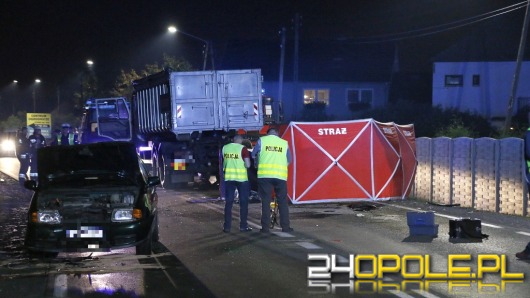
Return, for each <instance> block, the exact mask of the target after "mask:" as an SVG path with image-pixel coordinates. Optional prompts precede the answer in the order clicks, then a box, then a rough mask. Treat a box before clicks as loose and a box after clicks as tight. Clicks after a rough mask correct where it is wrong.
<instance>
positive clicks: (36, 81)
mask: <svg viewBox="0 0 530 298" xmlns="http://www.w3.org/2000/svg"><path fill="white" fill-rule="evenodd" d="M40 82H41V80H40V79H35V84H34V85H33V94H32V95H33V113H35V112H36V111H37V99H36V96H35V89H37V84H40Z"/></svg>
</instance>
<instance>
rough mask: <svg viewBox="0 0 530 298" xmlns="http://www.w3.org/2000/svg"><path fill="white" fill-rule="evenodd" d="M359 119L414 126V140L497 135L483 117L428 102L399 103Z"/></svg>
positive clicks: (366, 114)
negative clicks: (418, 138)
mask: <svg viewBox="0 0 530 298" xmlns="http://www.w3.org/2000/svg"><path fill="white" fill-rule="evenodd" d="M358 116H359V118H360V119H362V118H373V119H375V120H377V121H381V122H395V123H396V124H414V130H415V134H416V137H429V138H434V137H439V136H442V135H443V136H447V137H452V138H455V137H472V138H479V137H495V136H496V135H497V134H498V132H497V130H496V129H495V128H494V127H492V126H491V125H490V123H489V122H488V120H487V119H486V118H484V117H481V116H478V115H475V114H470V113H463V112H459V111H457V110H456V109H442V108H440V107H433V106H432V105H430V104H427V103H416V102H409V101H399V102H396V103H389V104H388V105H387V106H386V107H384V108H378V109H372V110H370V111H367V112H364V113H360V114H358Z"/></svg>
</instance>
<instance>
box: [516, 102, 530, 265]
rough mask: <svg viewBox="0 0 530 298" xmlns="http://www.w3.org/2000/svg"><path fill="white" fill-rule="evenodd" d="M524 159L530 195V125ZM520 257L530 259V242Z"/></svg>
mask: <svg viewBox="0 0 530 298" xmlns="http://www.w3.org/2000/svg"><path fill="white" fill-rule="evenodd" d="M528 121H529V122H530V112H529V113H528ZM524 159H525V165H526V186H527V188H528V190H529V196H530V127H529V128H528V129H527V130H526V134H525V136H524ZM515 256H516V257H517V258H518V259H522V260H530V242H528V244H526V247H525V249H524V250H523V251H521V252H518V253H516V254H515Z"/></svg>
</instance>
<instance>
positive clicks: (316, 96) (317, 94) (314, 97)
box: [304, 89, 329, 105]
mask: <svg viewBox="0 0 530 298" xmlns="http://www.w3.org/2000/svg"><path fill="white" fill-rule="evenodd" d="M316 102H321V103H325V104H326V105H329V89H304V104H310V103H316Z"/></svg>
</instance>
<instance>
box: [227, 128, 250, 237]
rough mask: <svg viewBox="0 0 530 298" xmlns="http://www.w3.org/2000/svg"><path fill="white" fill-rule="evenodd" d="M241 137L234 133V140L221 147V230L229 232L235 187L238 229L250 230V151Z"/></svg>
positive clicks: (242, 230)
mask: <svg viewBox="0 0 530 298" xmlns="http://www.w3.org/2000/svg"><path fill="white" fill-rule="evenodd" d="M242 142H243V137H241V136H240V135H236V136H235V137H234V142H233V143H230V144H226V145H224V146H223V149H222V153H223V154H222V157H223V174H224V183H225V210H224V216H225V221H224V225H223V232H225V233H228V232H230V228H231V226H232V206H233V204H234V196H235V192H236V189H237V191H238V193H239V217H240V220H239V230H240V231H241V232H250V231H252V228H251V227H249V226H248V223H247V217H248V197H249V194H250V182H248V176H247V169H248V168H249V167H250V153H249V152H248V149H247V148H246V147H245V146H243V145H242V144H241V143H242Z"/></svg>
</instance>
